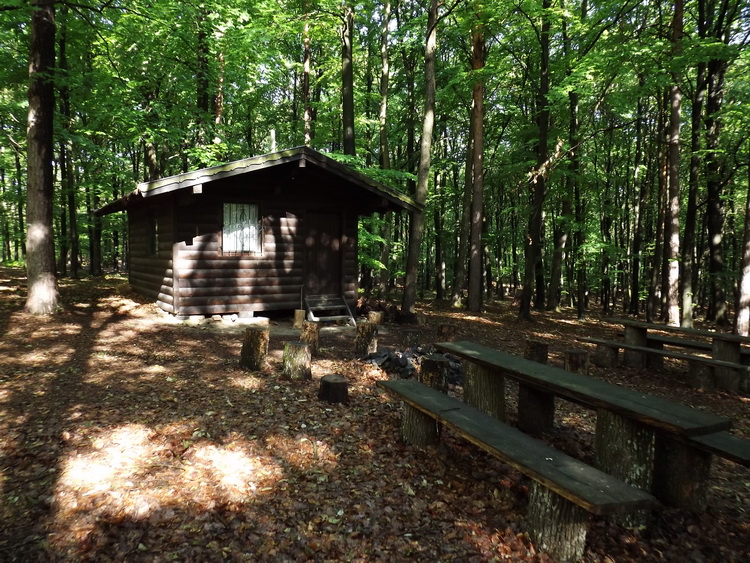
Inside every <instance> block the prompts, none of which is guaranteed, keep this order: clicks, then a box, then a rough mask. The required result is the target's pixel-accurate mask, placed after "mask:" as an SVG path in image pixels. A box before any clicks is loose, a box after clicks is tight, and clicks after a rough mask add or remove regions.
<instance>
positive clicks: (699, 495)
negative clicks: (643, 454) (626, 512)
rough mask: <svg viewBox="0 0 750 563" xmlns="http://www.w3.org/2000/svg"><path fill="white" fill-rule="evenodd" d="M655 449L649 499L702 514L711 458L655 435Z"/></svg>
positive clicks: (703, 453)
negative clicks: (651, 489) (656, 499)
mask: <svg viewBox="0 0 750 563" xmlns="http://www.w3.org/2000/svg"><path fill="white" fill-rule="evenodd" d="M655 447H656V454H655V456H654V484H653V491H652V493H653V495H654V496H655V497H657V498H658V499H659V500H660V501H662V502H663V503H664V504H666V505H668V506H676V507H679V508H686V509H688V510H695V511H702V510H704V509H705V508H706V495H707V493H708V485H709V478H710V474H711V454H710V453H708V452H704V451H702V450H698V449H696V448H693V447H690V446H688V445H686V444H681V443H679V442H677V441H676V440H671V439H669V438H667V437H666V436H659V435H657V436H656V446H655Z"/></svg>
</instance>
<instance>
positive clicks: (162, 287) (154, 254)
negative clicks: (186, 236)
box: [128, 197, 175, 313]
mask: <svg viewBox="0 0 750 563" xmlns="http://www.w3.org/2000/svg"><path fill="white" fill-rule="evenodd" d="M174 225H175V218H174V214H173V206H172V198H171V197H168V198H165V199H163V200H162V201H161V203H160V204H159V205H149V206H144V207H143V208H140V209H138V210H134V211H131V212H130V213H128V244H129V246H130V254H129V257H130V260H129V261H130V264H129V269H128V278H129V282H130V286H131V287H132V288H133V290H134V291H137V292H138V293H140V294H142V295H144V296H146V297H149V298H151V299H154V300H155V301H156V303H157V304H158V305H159V307H160V308H161V309H163V310H165V311H167V312H169V313H174V312H175V306H174V305H175V304H174V271H173V261H172V247H173V244H174Z"/></svg>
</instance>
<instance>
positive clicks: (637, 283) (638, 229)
mask: <svg viewBox="0 0 750 563" xmlns="http://www.w3.org/2000/svg"><path fill="white" fill-rule="evenodd" d="M638 83H639V86H643V83H644V80H643V76H639V80H638ZM643 115H644V108H643V101H642V99H641V98H640V97H639V98H638V109H637V113H636V121H635V155H634V157H633V186H634V188H635V189H636V190H638V197H637V199H636V201H635V209H634V210H633V211H634V227H633V229H634V230H633V242H632V246H631V249H630V255H631V257H632V258H631V260H632V271H631V273H630V307H629V310H628V312H629V313H630V314H631V315H638V313H639V312H640V304H641V262H642V260H641V252H642V244H643V228H644V225H643V216H644V214H645V210H646V199H647V197H648V185H649V184H648V182H647V181H646V179H645V178H642V177H641V162H642V160H643V158H642V157H643Z"/></svg>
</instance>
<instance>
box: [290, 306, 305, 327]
mask: <svg viewBox="0 0 750 563" xmlns="http://www.w3.org/2000/svg"><path fill="white" fill-rule="evenodd" d="M304 320H305V310H304V309H295V310H294V323H293V324H292V328H296V329H297V330H299V329H301V328H302V322H303V321H304Z"/></svg>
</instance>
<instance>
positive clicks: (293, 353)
mask: <svg viewBox="0 0 750 563" xmlns="http://www.w3.org/2000/svg"><path fill="white" fill-rule="evenodd" d="M311 361H312V358H311V355H310V345H309V344H305V343H304V342H285V343H284V353H283V355H282V364H283V367H282V373H283V374H284V375H285V376H286V377H288V378H290V379H311V378H312V369H311V368H310V364H311Z"/></svg>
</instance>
